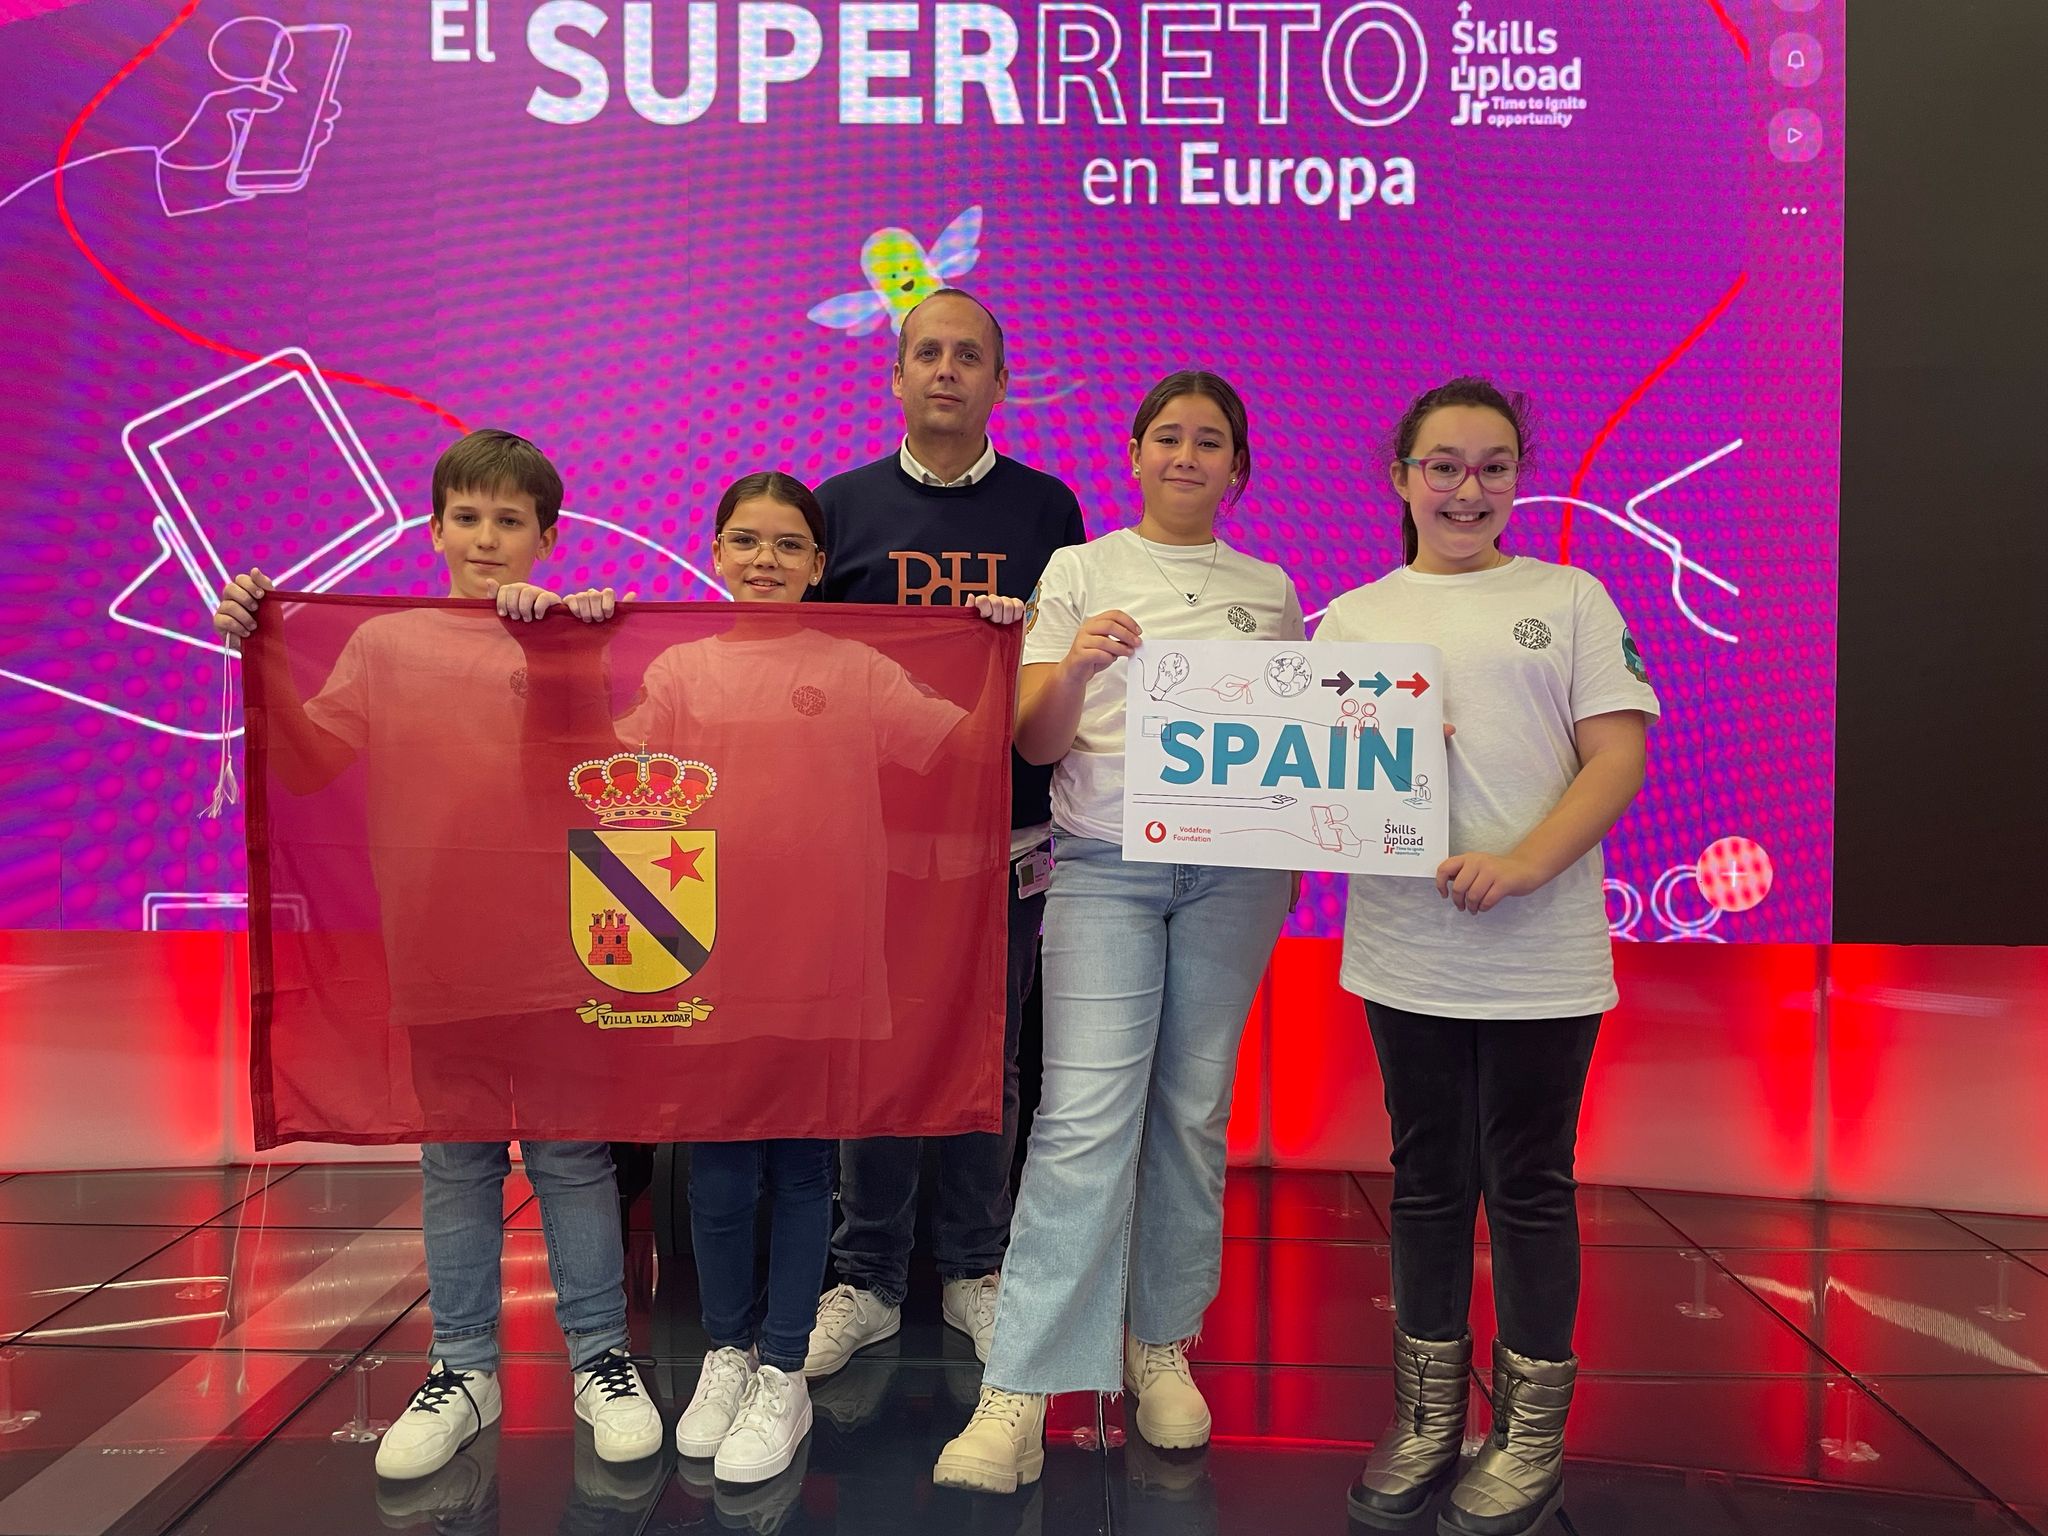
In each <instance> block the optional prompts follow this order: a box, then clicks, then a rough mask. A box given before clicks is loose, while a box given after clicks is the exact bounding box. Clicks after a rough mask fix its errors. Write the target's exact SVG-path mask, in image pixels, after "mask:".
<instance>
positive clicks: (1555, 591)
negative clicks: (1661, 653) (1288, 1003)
mask: <svg viewBox="0 0 2048 1536" xmlns="http://www.w3.org/2000/svg"><path fill="white" fill-rule="evenodd" d="M1316 638H1317V639H1318V640H1367V641H1385V642H1399V641H1406V642H1412V643H1416V644H1424V645H1433V646H1436V647H1437V648H1438V649H1439V650H1441V651H1442V652H1443V653H1444V680H1443V690H1444V694H1443V704H1444V718H1445V719H1446V720H1448V721H1449V722H1450V723H1451V724H1453V725H1455V726H1456V727H1457V728H1458V734H1457V735H1456V736H1454V737H1453V738H1452V739H1451V742H1450V780H1451V782H1450V812H1451V852H1452V853H1453V854H1458V853H1470V852H1474V851H1480V852H1487V853H1506V852H1508V851H1509V850H1511V849H1512V848H1514V847H1515V845H1516V844H1518V843H1519V842H1521V840H1522V839H1523V838H1524V837H1526V836H1527V835H1528V834H1529V832H1530V831H1531V829H1533V828H1534V827H1535V826H1536V825H1537V823H1538V822H1540V821H1542V820H1543V818H1544V817H1545V816H1547V815H1549V814H1550V812H1551V811H1552V810H1553V809H1554V808H1555V807H1556V805H1557V802H1558V801H1559V800H1560V799H1562V798H1563V796H1564V792H1565V790H1566V789H1567V788H1568V787H1569V786H1570V784H1571V782H1572V780H1573V778H1575V777H1576V776H1577V774H1578V771H1579V754H1578V747H1577V744H1576V741H1575V739H1574V735H1573V727H1574V726H1575V725H1576V724H1577V722H1579V721H1581V720H1584V719H1586V718H1588V717H1589V716H1592V715H1602V714H1608V713H1611V712H1612V711H1615V710H1623V709H1633V710H1639V711H1641V712H1642V714H1643V715H1645V716H1646V717H1648V718H1649V719H1653V720H1654V719H1655V718H1656V717H1657V714H1658V706H1657V695H1656V694H1655V693H1654V692H1652V691H1651V688H1650V685H1649V682H1648V679H1647V673H1646V671H1645V669H1644V667H1643V662H1642V658H1641V656H1640V655H1639V654H1638V652H1637V651H1636V648H1635V642H1634V641H1633V640H1631V639H1630V637H1629V633H1628V628H1627V626H1626V625H1625V624H1624V623H1623V622H1622V617H1621V613H1620V610H1618V609H1617V608H1616V607H1615V606H1614V600H1613V599H1612V598H1611V597H1609V596H1608V595H1607V589H1606V588H1605V587H1603V586H1601V585H1600V582H1599V580H1598V579H1597V578H1595V577H1593V576H1590V575H1588V574H1587V573H1586V572H1584V571H1582V570H1579V569H1577V568H1576V567H1574V566H1565V565H1552V564H1550V563H1549V562H1547V561H1543V560H1532V559H1530V558H1528V557H1527V556H1518V557H1516V558H1514V559H1511V560H1509V561H1508V563H1507V564H1505V565H1499V566H1495V567H1494V568H1493V569H1492V570H1489V571H1478V572H1474V573H1472V574H1470V575H1462V576H1425V575H1420V574H1418V573H1416V572H1415V571H1413V570H1409V569H1406V568H1403V569H1401V570H1398V571H1396V572H1394V573H1393V574H1392V575H1390V576H1385V577H1382V578H1381V579H1380V580H1378V581H1375V582H1373V583H1371V584H1370V585H1368V586H1364V587H1360V588H1358V589H1357V590H1356V591H1353V592H1347V593H1345V594H1344V595H1343V596H1342V597H1340V598H1338V599H1337V601H1336V602H1334V603H1332V604H1331V605H1330V608H1329V612H1328V613H1327V614H1325V615H1324V617H1323V621H1322V623H1321V625H1320V626H1318V628H1317V630H1316ZM1604 878H1605V865H1604V864H1603V862H1602V860H1601V857H1600V850H1599V849H1598V848H1594V849H1593V850H1592V851H1591V852H1590V853H1588V854H1587V855H1586V856H1585V857H1584V858H1582V859H1580V860H1579V861H1578V862H1577V863H1576V864H1574V865H1572V866H1571V867H1570V868H1569V869H1567V870H1565V871H1564V873H1563V874H1561V875H1559V876H1558V877H1557V878H1556V879H1555V880H1553V881H1551V882H1550V883H1549V884H1548V885H1546V886H1544V887H1543V888H1542V889H1541V890H1539V891H1536V892H1534V893H1532V894H1530V895H1528V896H1510V897H1508V898H1506V899H1504V900H1503V901H1502V902H1501V903H1500V904H1499V905H1498V906H1496V907H1494V909H1493V910H1492V911H1490V912H1481V913H1477V914H1474V913H1467V912H1460V911H1459V910H1458V909H1457V908H1456V907H1455V906H1453V905H1452V904H1451V903H1450V902H1449V901H1447V900H1445V899H1444V898H1443V897H1441V896H1439V895H1438V894H1437V892H1436V886H1435V884H1434V883H1433V882H1431V881H1427V880H1414V879H1401V878H1397V877H1395V876H1391V875H1353V876H1352V877H1351V899H1350V905H1349V908H1348V909H1347V911H1346V913H1345V916H1344V969H1343V975H1342V981H1343V985H1344V988H1345V990H1346V991H1350V992H1356V993H1357V994H1358V995H1359V996H1361V997H1367V998H1371V999H1372V1000H1373V1001H1374V1002H1377V1003H1384V1004H1386V1005H1387V1006H1389V1007H1392V1008H1400V1009H1404V1010H1406V1011H1408V1012H1411V1013H1431V1014H1437V1015H1440V1016H1442V1017H1445V1018H1454V1019H1545V1018H1569V1017H1574V1016H1577V1015H1580V1014H1589V1013H1602V1012H1605V1011H1606V1010H1607V1009H1609V1008H1612V1007H1613V1006H1614V1005H1615V1003H1616V1002H1617V1001H1619V995H1618V994H1617V993H1616V991H1615V989H1614V952H1613V947H1612V944H1611V942H1610V940H1609V938H1608V934H1607V906H1606V896H1605V894H1604V892H1603V890H1602V885H1601V882H1602V880H1603V879H1604Z"/></svg>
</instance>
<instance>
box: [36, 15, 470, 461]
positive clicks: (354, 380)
mask: <svg viewBox="0 0 2048 1536" xmlns="http://www.w3.org/2000/svg"><path fill="white" fill-rule="evenodd" d="M198 9H199V0H185V4H184V5H182V6H180V7H179V8H178V14H177V15H175V16H173V17H172V18H171V19H170V21H169V23H168V24H167V25H166V26H165V27H164V29H163V31H161V32H159V33H157V35H156V36H155V37H153V38H152V39H150V41H149V42H148V43H146V44H144V45H143V47H142V50H141V51H140V52H139V53H137V54H136V55H135V56H134V57H133V58H132V59H130V60H129V61H128V62H127V63H126V64H123V65H122V66H121V68H120V70H119V71H118V72H117V73H116V74H115V75H114V78H113V79H111V80H109V81H108V82H107V83H106V84H105V85H103V86H101V87H100V88H99V90H98V91H97V92H95V93H94V95H93V98H92V100H90V101H88V102H87V103H86V104H85V109H84V110H83V111H81V112H80V113H79V114H78V116H77V117H75V118H73V119H72V121H71V126H70V127H69V128H67V129H66V130H65V131H64V137H63V139H62V140H61V141H60V142H59V143H58V145H57V164H56V168H55V172H54V176H55V181H56V191H57V218H58V220H59V221H60V222H61V223H62V224H63V226H64V232H65V233H66V234H67V235H69V236H70V237H71V243H72V244H73V245H75V246H77V247H78V253H79V254H80V255H81V256H83V257H84V258H85V259H86V260H87V261H88V262H90V263H91V264H92V268H93V270H94V271H96V272H98V273H99V275H100V276H101V277H103V278H105V279H106V280H107V283H108V285H109V286H110V287H112V288H113V290H114V292H116V293H118V294H119V295H120V296H121V297H122V298H124V299H126V300H127V301H128V302H129V303H130V304H132V305H134V306H135V308H136V309H138V310H140V311H141V312H142V313H143V314H144V315H145V316H147V317H148V318H149V319H151V320H153V321H155V322H156V323H157V324H158V325H160V326H162V327H163V328H164V329H165V330H167V331H169V332H171V334H173V335H174V336H178V337H181V338H183V339H184V340H186V341H189V342H191V343H193V344H194V345H195V346H201V347H205V348H207V349H208V350H209V351H213V352H224V353H226V354H227V355H228V356H229V357H238V358H240V359H242V361H244V362H261V361H263V358H262V357H261V356H260V355H259V354H257V353H255V352H251V351H248V350H247V349H245V348H242V347H237V346H231V345H230V344H228V343H227V342H224V341H215V340H214V339H213V338H212V337H210V336H202V335H200V334H199V332H197V331H195V330H193V329H192V328H191V327H190V326H187V325H184V324H181V323H180V322H179V321H177V320H174V319H172V318H171V317H170V316H169V315H167V314H165V313H164V312H163V311H162V310H160V309H158V308H157V307H156V306H155V305H153V304H151V303H150V302H149V301H148V300H147V299H145V298H143V297H142V296H141V295H140V294H138V293H136V292H135V290H134V289H132V288H130V287H129V286H128V285H127V283H125V282H123V281H122V280H121V277H120V275H119V274H118V273H116V272H115V271H114V269H113V268H112V267H110V266H108V265H107V264H106V263H105V262H104V261H102V260H100V258H99V254H98V253H97V252H96V251H94V250H93V248H92V247H91V246H90V245H88V244H87V243H86V239H85V236H84V235H82V234H81V233H79V229H78V225H77V224H75V223H74V222H72V218H71V205H70V203H69V201H68V200H67V199H66V198H65V196H64V173H65V171H66V170H67V169H68V168H69V167H70V166H71V165H72V164H73V163H74V162H73V161H72V159H71V147H72V145H74V144H76V143H77V142H78V136H79V134H80V133H82V132H83V131H84V129H85V125H86V122H87V121H88V120H89V119H90V118H91V117H92V115H93V113H95V112H97V111H98V110H99V109H100V104H101V103H102V102H104V101H105V100H106V99H107V97H109V96H110V95H112V94H113V91H114V87H115V86H117V85H119V84H120V83H121V82H122V81H123V80H126V79H127V78H128V77H129V76H130V75H132V74H134V73H135V71H136V70H137V69H139V68H141V67H142V65H143V64H144V63H145V62H147V60H148V59H149V58H150V57H151V55H153V54H154V53H155V52H156V51H157V50H158V49H159V48H161V47H163V45H164V44H165V43H166V42H168V41H170V38H171V34H173V33H174V32H176V31H177V30H178V28H180V27H182V26H183V25H184V24H185V23H186V22H187V21H189V20H191V18H192V14H193V12H195V11H197V10H198ZM75 163H76V164H79V165H83V164H84V163H85V161H84V160H79V161H77V162H75ZM17 190H19V189H17ZM275 366H278V367H284V368H291V367H292V365H291V364H287V363H277V364H275ZM293 371H296V369H293ZM331 377H333V378H336V379H339V380H341V381H342V382H343V383H344V384H360V385H361V386H362V387H363V388H365V389H374V390H376V391H377V392H378V393H379V394H384V395H389V396H391V397H392V398H393V399H394V400H403V401H404V402H405V403H406V404H408V405H416V406H418V407H419V408H420V409H421V410H424V411H431V412H432V413H433V414H434V415H436V416H438V417H440V418H441V420H443V421H445V422H447V423H448V425H449V426H451V427H453V428H454V429H455V430H456V431H457V432H467V431H468V430H469V428H468V427H467V426H466V425H465V424H464V423H463V421H462V418H461V417H459V416H456V415H455V414H453V413H452V412H450V411H447V410H444V409H443V408H442V407H441V406H438V405H436V404H435V403H434V402H433V401H431V400H429V399H427V398H426V396H424V395H419V394H415V393H413V391H411V390H409V389H402V388H400V387H399V386H398V385H396V384H385V383H382V382H380V381H379V380H377V379H373V378H369V377H368V376H366V375H364V374H360V373H335V374H333V375H331Z"/></svg>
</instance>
